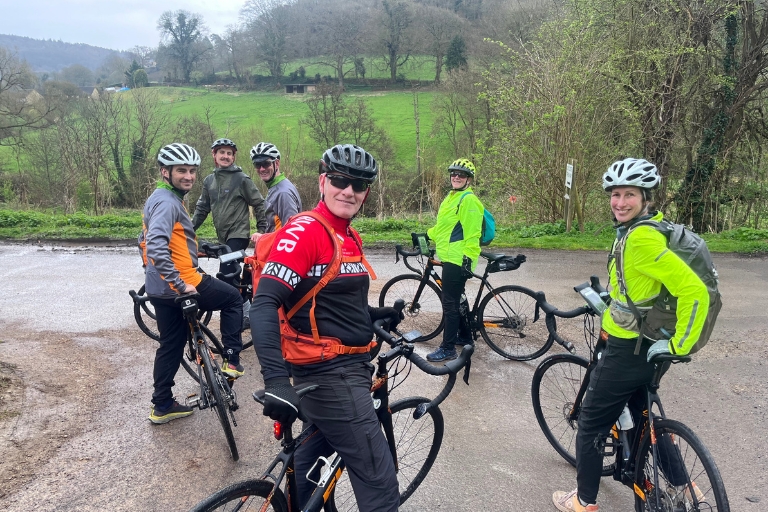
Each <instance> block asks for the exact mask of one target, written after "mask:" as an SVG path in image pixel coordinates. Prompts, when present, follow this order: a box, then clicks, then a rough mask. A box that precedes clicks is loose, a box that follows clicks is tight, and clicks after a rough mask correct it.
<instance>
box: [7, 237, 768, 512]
mask: <svg viewBox="0 0 768 512" xmlns="http://www.w3.org/2000/svg"><path fill="white" fill-rule="evenodd" d="M504 252H506V253H508V254H516V253H517V252H524V253H525V254H526V255H527V256H528V261H527V262H526V263H525V264H524V265H523V266H522V267H521V268H520V269H519V270H517V271H514V272H507V273H502V274H495V275H494V276H493V279H492V281H493V282H494V284H506V283H514V284H521V285H524V286H528V287H530V288H533V289H536V290H539V289H540V290H544V291H545V292H546V293H547V297H548V299H549V301H550V302H552V303H553V304H556V305H558V306H559V307H561V308H562V309H566V308H572V307H576V306H578V305H580V301H579V296H578V295H577V294H575V293H574V292H573V290H572V287H573V286H574V285H576V284H579V283H581V282H583V281H585V280H586V279H587V278H588V277H589V275H591V274H597V275H599V276H601V277H604V276H605V261H606V259H605V254H603V253H592V252H564V251H538V250H523V251H516V250H512V249H510V250H506V251H504ZM369 259H370V261H371V263H372V265H373V267H374V268H375V270H376V272H377V273H378V275H379V280H378V281H376V282H374V283H372V287H371V302H372V303H375V302H376V301H377V297H378V292H379V290H380V289H381V286H382V285H383V284H384V283H385V282H386V281H387V280H388V279H390V278H391V277H393V276H394V275H397V274H400V273H404V272H405V268H404V267H403V266H402V264H398V265H396V264H395V262H394V253H393V252H391V251H384V252H381V251H377V252H373V253H371V254H370V255H369ZM715 262H716V264H717V265H718V270H719V272H720V276H721V291H722V293H723V302H724V307H723V311H722V313H721V314H720V319H719V322H718V325H717V327H716V330H715V335H714V337H713V339H712V341H711V342H710V345H709V346H708V347H706V348H705V349H704V351H702V352H701V353H700V354H698V355H697V356H696V360H695V362H694V363H693V364H689V365H686V366H678V367H675V368H674V369H673V370H672V371H670V373H669V374H668V375H667V376H666V377H665V380H664V381H663V383H662V389H661V396H662V399H663V400H664V405H665V408H666V412H667V414H668V416H669V417H671V418H675V419H679V420H682V421H683V422H684V423H686V424H687V425H688V426H690V427H691V428H692V429H693V430H694V431H695V432H696V433H697V434H698V435H699V436H700V437H701V438H702V440H703V441H704V443H705V444H706V445H707V447H708V448H709V449H710V451H711V452H712V454H713V455H714V458H715V460H716V462H717V464H718V466H719V468H720V470H721V472H722V475H723V478H724V480H725V484H726V489H727V491H728V494H729V498H730V502H731V508H732V510H735V511H757V510H763V509H764V508H765V506H766V503H767V502H768V497H766V496H765V489H766V488H768V456H767V455H766V453H767V452H766V450H765V437H766V434H765V432H766V431H768V384H766V382H767V379H766V377H767V376H768V372H767V371H766V363H765V360H766V356H767V355H768V350H767V349H766V347H768V344H767V342H768V335H767V334H766V330H765V324H766V317H767V315H766V311H768V264H767V263H768V261H766V260H765V259H753V258H742V257H736V256H730V255H716V256H715ZM203 267H204V268H206V269H207V270H209V271H215V269H216V268H217V263H216V262H212V261H211V262H208V261H206V260H203ZM0 276H2V282H3V284H4V286H3V288H4V290H3V293H2V294H0V311H1V312H2V315H0V317H1V319H0V328H2V329H3V331H5V332H6V333H8V332H13V333H16V334H14V335H13V337H11V338H7V337H6V338H4V339H3V343H0V360H3V361H8V360H14V359H16V360H18V359H19V358H27V357H34V353H35V352H34V351H35V350H40V348H39V347H37V345H36V343H35V339H36V337H37V336H38V334H36V333H38V332H40V331H43V332H45V331H48V332H62V333H67V334H68V335H70V336H71V337H72V339H74V340H75V341H76V344H77V349H78V350H82V353H83V361H82V364H83V365H86V366H92V367H95V368H96V369H97V370H96V371H95V372H92V371H91V372H84V373H87V376H84V377H83V378H84V379H90V382H86V384H87V385H88V386H89V387H90V388H91V389H92V390H95V393H96V395H97V396H98V399H97V403H98V407H95V408H93V407H90V408H87V409H85V408H81V407H80V403H81V401H80V397H79V396H77V395H72V396H67V397H65V398H66V401H67V402H68V403H69V405H70V407H71V409H72V410H74V411H75V412H76V414H78V415H85V416H86V417H87V421H86V422H85V427H83V428H80V429H79V430H78V431H77V432H76V435H73V436H70V437H69V438H67V439H66V440H65V442H64V443H63V444H62V447H61V448H60V449H58V450H57V451H56V452H55V454H54V455H53V456H52V457H50V459H49V460H46V461H43V462H42V463H40V464H39V467H36V468H34V472H35V476H34V478H33V479H32V480H30V481H29V482H28V483H26V484H24V485H23V486H20V487H19V488H17V489H15V490H14V491H13V492H12V493H10V494H8V495H6V496H5V497H3V498H0V509H6V510H78V511H80V510H187V509H188V508H189V507H191V506H192V505H193V504H194V503H196V502H197V501H199V500H200V499H202V498H203V497H205V496H206V495H208V494H210V493H212V492H213V491H215V490H217V489H219V488H221V487H224V486H226V485H228V484H231V483H234V482H236V481H239V480H242V479H245V478H250V477H257V476H258V474H259V473H260V470H261V469H262V468H264V467H265V465H266V463H267V462H268V461H269V460H271V457H272V456H273V455H274V453H276V452H277V450H278V443H277V442H275V441H274V439H273V438H272V437H271V422H270V421H269V420H267V419H266V418H264V417H263V416H262V415H261V410H260V408H259V406H258V405H257V404H255V403H253V402H252V400H251V399H250V393H251V392H252V391H253V390H255V389H258V388H260V387H262V382H261V378H260V375H259V372H258V363H257V360H256V356H255V353H254V352H253V351H252V349H249V350H248V351H247V352H245V353H244V354H245V355H244V358H243V361H244V364H245V366H246V371H247V374H246V376H245V377H243V378H241V379H240V380H239V381H238V383H237V386H236V389H237V390H239V391H240V395H239V402H240V404H241V409H240V411H238V412H237V413H236V417H237V421H238V426H237V427H236V428H235V429H234V430H235V437H236V439H237V441H238V447H239V449H240V454H241V459H240V461H239V462H232V461H231V459H230V458H229V454H228V450H227V447H226V443H225V440H224V436H223V433H222V432H221V428H220V426H219V425H218V422H217V420H216V417H215V415H214V413H212V412H209V411H197V412H196V413H195V415H194V416H193V417H192V418H189V419H185V420H180V421H175V422H172V423H169V424H167V425H163V426H153V425H151V424H150V423H149V422H148V421H147V419H146V418H147V414H148V412H149V406H150V402H149V398H150V396H151V368H152V359H153V354H154V342H152V341H151V340H149V339H148V338H146V337H145V336H144V335H143V334H142V333H141V332H140V331H139V330H138V328H137V327H136V326H135V323H134V319H133V315H132V303H131V300H130V298H129V296H128V294H127V291H128V290H129V289H131V288H133V289H138V287H139V286H141V284H142V281H143V275H142V271H141V266H140V261H139V256H138V253H137V251H136V249H135V248H133V247H50V246H36V245H2V246H0ZM468 288H469V287H468ZM470 295H471V294H470ZM18 333H21V334H18ZM437 343H438V342H437V341H436V340H433V341H431V342H428V344H425V345H422V346H419V347H418V350H419V352H420V353H422V355H424V354H425V353H426V352H428V351H430V350H432V349H433V348H434V347H435V346H436V345H437ZM552 350H553V351H557V350H560V349H559V348H553V349H552ZM536 364H537V362H536V361H533V362H526V363H520V362H510V361H506V360H503V359H501V358H500V357H499V356H497V355H496V354H495V353H493V352H492V351H491V350H490V349H489V348H488V346H487V345H485V344H484V343H483V342H482V341H479V342H478V346H477V351H476V353H475V356H474V357H473V366H472V374H471V378H470V386H465V385H464V384H463V383H459V384H457V386H456V388H455V389H454V391H453V392H452V394H451V395H450V397H449V398H448V399H447V400H446V402H445V403H444V404H443V405H442V406H441V408H442V410H443V414H444V416H445V423H446V432H445V437H444V441H443V446H442V449H441V451H440V454H439V456H438V459H437V462H436V463H435V466H434V467H433V469H432V471H431V472H430V474H429V475H428V477H427V479H426V480H425V481H424V483H423V484H422V485H421V487H420V488H419V489H418V490H417V492H416V493H415V494H414V495H413V497H412V498H411V499H410V500H409V501H408V502H407V503H406V504H405V505H404V506H403V507H401V510H408V511H411V510H413V511H416V510H437V509H439V510H446V511H459V510H514V511H548V510H555V509H554V507H553V506H552V505H551V498H550V497H551V494H552V492H553V491H555V490H558V489H561V490H570V489H571V488H573V487H575V471H574V470H573V468H571V467H570V466H569V465H567V464H566V463H565V462H564V461H563V460H562V459H561V458H560V457H559V456H558V455H557V454H556V453H555V452H554V450H553V449H552V448H551V447H550V446H549V444H548V443H547V441H546V439H545V438H544V436H543V435H542V433H541V431H540V429H539V427H538V424H537V423H536V420H535V417H534V415H533V410H532V407H531V398H530V384H531V376H532V374H533V371H534V370H535V368H536ZM94 365H95V366H94ZM20 366H21V367H22V369H24V368H27V369H26V370H24V371H26V372H27V375H26V376H25V379H28V380H29V381H30V382H35V381H36V380H38V379H46V380H49V381H53V382H55V380H56V378H57V377H56V374H57V368H56V367H55V364H52V365H51V367H44V368H37V369H36V370H35V371H34V372H32V371H31V370H29V369H28V368H30V367H29V366H25V365H20ZM102 369H103V370H104V371H101V370H102ZM442 382H443V381H442V379H440V378H434V377H427V376H424V375H422V374H420V373H419V372H418V371H414V372H413V374H412V375H411V376H410V377H409V379H408V380H407V381H406V383H405V384H404V385H403V386H402V387H401V388H399V389H398V390H397V391H396V392H395V395H394V397H393V398H395V399H396V398H400V397H405V396H410V395H424V396H429V397H431V396H434V395H435V394H436V393H437V392H438V391H439V390H440V389H441V387H442ZM41 389H42V388H41V387H40V386H30V387H29V388H28V389H27V391H26V394H27V395H28V396H27V399H28V400H27V404H28V408H26V409H25V410H24V411H23V412H22V415H21V417H20V423H23V422H29V423H34V422H35V421H36V418H40V417H46V418H48V417H53V418H56V417H57V414H59V413H58V412H57V411H50V410H42V409H41V410H36V409H35V407H37V406H39V407H43V406H44V404H45V400H43V399H41V398H39V397H37V395H38V394H39V393H41V392H42V391H41ZM194 391H195V385H194V383H193V381H192V380H191V379H190V378H189V377H187V376H186V374H184V373H183V371H182V372H181V373H179V375H178V377H177V385H176V389H175V393H176V395H177V396H182V397H183V396H186V395H187V394H188V393H192V392H194ZM36 404H38V405H36ZM62 417H63V416H62ZM61 421H66V420H63V419H62V420H61ZM20 432H21V433H20ZM13 435H16V436H18V435H32V434H31V433H26V434H25V431H24V430H23V429H21V430H17V431H15V434H13ZM16 441H17V440H16V439H6V440H4V442H16ZM40 442H45V439H41V441H40ZM755 499H758V500H759V501H757V502H754V501H752V500H755ZM599 504H600V506H601V510H603V511H607V512H611V511H625V510H631V509H632V496H631V494H630V491H629V490H628V489H627V488H625V487H623V486H621V485H619V484H618V483H616V482H614V481H612V480H610V478H607V479H603V482H602V486H601V491H600V498H599Z"/></svg>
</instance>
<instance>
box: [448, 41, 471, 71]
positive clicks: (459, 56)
mask: <svg viewBox="0 0 768 512" xmlns="http://www.w3.org/2000/svg"><path fill="white" fill-rule="evenodd" d="M445 67H446V68H448V72H449V73H450V72H451V71H453V70H454V69H464V68H466V67H467V44H466V43H465V42H464V38H463V37H461V36H454V37H453V39H451V45H450V46H449V47H448V52H447V53H446V54H445Z"/></svg>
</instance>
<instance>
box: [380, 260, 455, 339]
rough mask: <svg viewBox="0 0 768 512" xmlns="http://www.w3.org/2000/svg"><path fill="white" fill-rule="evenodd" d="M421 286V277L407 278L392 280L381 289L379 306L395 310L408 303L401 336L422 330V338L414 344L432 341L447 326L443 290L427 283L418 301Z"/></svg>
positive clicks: (429, 282) (403, 276)
mask: <svg viewBox="0 0 768 512" xmlns="http://www.w3.org/2000/svg"><path fill="white" fill-rule="evenodd" d="M419 284H421V276H418V275H416V274H403V275H399V276H395V277H393V278H392V279H390V280H389V281H388V282H387V283H386V284H385V285H384V288H382V289H381V293H380V294H379V306H380V307H384V306H392V305H393V304H394V303H395V301H396V300H397V299H403V300H404V301H405V309H403V314H404V315H405V318H403V320H401V321H400V323H399V324H398V326H397V329H398V330H399V331H400V332H409V331H413V330H418V331H419V332H421V337H419V338H417V339H415V340H414V341H428V340H431V339H432V338H434V337H435V336H437V335H438V334H440V332H441V331H442V330H443V326H444V325H445V319H444V318H443V300H442V296H443V295H442V292H441V291H440V288H438V286H437V285H436V284H435V283H433V282H432V281H427V283H426V286H424V289H423V290H422V292H421V296H420V297H419V298H418V300H416V291H417V290H418V289H419Z"/></svg>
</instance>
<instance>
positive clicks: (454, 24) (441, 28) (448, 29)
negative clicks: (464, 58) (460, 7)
mask: <svg viewBox="0 0 768 512" xmlns="http://www.w3.org/2000/svg"><path fill="white" fill-rule="evenodd" d="M416 20H417V22H416V26H417V27H418V29H419V33H420V34H421V46H422V48H423V51H424V52H425V53H427V54H428V55H432V56H433V57H434V58H435V83H436V84H437V83H440V73H441V72H442V70H443V63H444V61H443V59H444V58H445V55H446V53H447V51H448V46H449V45H450V44H451V40H452V39H453V37H454V36H456V35H458V34H460V33H461V30H462V20H461V18H460V17H459V16H458V15H456V14H455V13H453V12H451V11H448V10H445V9H440V8H437V7H432V6H430V5H421V6H419V9H418V11H417V13H416Z"/></svg>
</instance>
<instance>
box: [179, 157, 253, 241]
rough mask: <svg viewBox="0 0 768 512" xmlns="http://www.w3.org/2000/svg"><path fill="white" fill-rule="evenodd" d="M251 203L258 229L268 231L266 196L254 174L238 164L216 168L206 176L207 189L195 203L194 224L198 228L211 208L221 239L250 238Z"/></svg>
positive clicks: (204, 187) (204, 188)
mask: <svg viewBox="0 0 768 512" xmlns="http://www.w3.org/2000/svg"><path fill="white" fill-rule="evenodd" d="M248 206H251V207H253V216H254V217H255V218H256V228H257V230H258V231H259V233H265V232H266V230H267V219H266V217H265V215H264V198H263V197H262V195H261V192H259V189H257V188H256V184H254V183H253V180H251V178H250V176H248V175H247V174H245V173H244V172H243V170H242V169H241V168H240V167H238V166H236V165H230V166H229V167H223V168H216V169H214V170H213V172H212V173H211V174H209V175H208V176H206V177H205V179H204V180H203V192H202V194H200V198H199V199H198V200H197V204H196V205H195V214H194V216H193V217H192V225H193V226H194V229H195V231H197V228H199V227H200V225H201V224H202V223H203V222H204V221H205V219H206V217H208V213H209V212H210V213H212V214H213V225H214V227H215V228H216V237H217V238H218V239H219V243H222V244H223V243H226V242H227V240H229V239H231V238H250V236H251V217H250V213H249V212H248Z"/></svg>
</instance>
